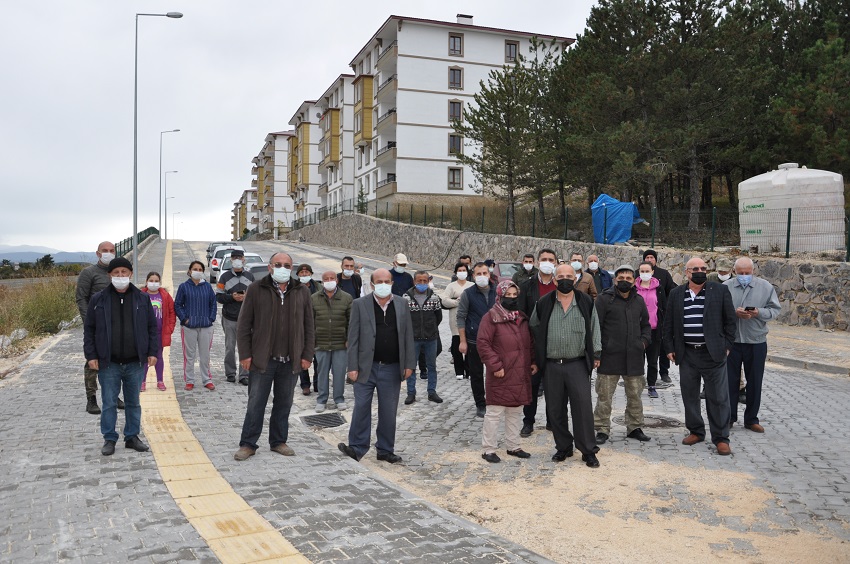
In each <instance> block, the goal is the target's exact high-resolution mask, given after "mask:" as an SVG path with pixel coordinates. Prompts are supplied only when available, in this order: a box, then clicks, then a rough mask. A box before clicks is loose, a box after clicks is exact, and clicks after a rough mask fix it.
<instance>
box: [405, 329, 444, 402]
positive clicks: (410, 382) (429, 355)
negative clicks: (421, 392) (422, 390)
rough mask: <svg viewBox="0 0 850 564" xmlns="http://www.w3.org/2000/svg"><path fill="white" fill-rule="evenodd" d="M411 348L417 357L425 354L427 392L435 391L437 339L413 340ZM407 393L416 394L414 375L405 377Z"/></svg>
mask: <svg viewBox="0 0 850 564" xmlns="http://www.w3.org/2000/svg"><path fill="white" fill-rule="evenodd" d="M413 350H414V351H415V354H416V356H417V358H418V357H419V355H420V354H423V355H425V365H426V366H427V368H428V394H433V393H435V392H436V391H437V339H431V340H430V341H413ZM407 393H408V395H412V396H415V395H416V375H415V374H414V375H413V376H411V377H410V378H408V379H407Z"/></svg>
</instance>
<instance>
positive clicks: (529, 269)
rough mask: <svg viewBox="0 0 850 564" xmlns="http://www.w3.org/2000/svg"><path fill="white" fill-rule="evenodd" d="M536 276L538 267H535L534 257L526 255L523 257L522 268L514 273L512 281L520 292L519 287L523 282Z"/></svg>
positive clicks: (529, 254)
mask: <svg viewBox="0 0 850 564" xmlns="http://www.w3.org/2000/svg"><path fill="white" fill-rule="evenodd" d="M535 276H537V267H536V266H534V255H533V254H531V253H526V254H524V255H523V256H522V268H520V269H519V270H517V271H516V272H514V275H513V276H512V277H511V280H512V281H513V283H514V284H516V285H517V290H519V286H520V285H521V284H522V283H523V282H525V281H526V280H528V279H529V278H534V277H535Z"/></svg>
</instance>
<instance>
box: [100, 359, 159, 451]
mask: <svg viewBox="0 0 850 564" xmlns="http://www.w3.org/2000/svg"><path fill="white" fill-rule="evenodd" d="M146 370H147V363H145V364H142V363H141V362H131V363H129V364H118V363H115V362H110V363H109V364H108V365H107V366H106V367H104V366H102V365H101V367H100V370H99V371H98V373H97V378H98V380H99V381H100V400H101V402H102V403H103V412H102V413H101V414H100V432H101V433H102V434H103V438H104V440H107V441H115V442H118V433H116V432H115V423H116V422H117V421H118V393H119V392H120V391H121V387H122V386H123V387H124V440H125V441H126V440H128V439H132V438H133V437H137V436H138V435H139V432H140V431H141V426H142V405H141V404H140V403H139V392H141V389H142V380H143V379H144V377H145V371H146Z"/></svg>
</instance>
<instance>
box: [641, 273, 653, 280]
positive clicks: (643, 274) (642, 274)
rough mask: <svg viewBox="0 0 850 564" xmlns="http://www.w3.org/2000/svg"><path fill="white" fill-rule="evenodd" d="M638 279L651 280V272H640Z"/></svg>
mask: <svg viewBox="0 0 850 564" xmlns="http://www.w3.org/2000/svg"><path fill="white" fill-rule="evenodd" d="M640 279H641V280H643V281H644V282H649V281H650V280H652V273H651V272H641V273H640Z"/></svg>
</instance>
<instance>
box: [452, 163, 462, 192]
mask: <svg viewBox="0 0 850 564" xmlns="http://www.w3.org/2000/svg"><path fill="white" fill-rule="evenodd" d="M449 190H463V169H462V168H450V169H449Z"/></svg>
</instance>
